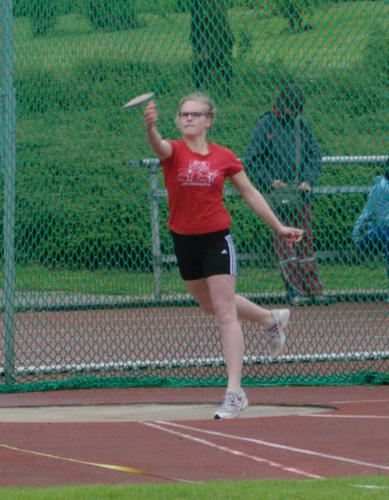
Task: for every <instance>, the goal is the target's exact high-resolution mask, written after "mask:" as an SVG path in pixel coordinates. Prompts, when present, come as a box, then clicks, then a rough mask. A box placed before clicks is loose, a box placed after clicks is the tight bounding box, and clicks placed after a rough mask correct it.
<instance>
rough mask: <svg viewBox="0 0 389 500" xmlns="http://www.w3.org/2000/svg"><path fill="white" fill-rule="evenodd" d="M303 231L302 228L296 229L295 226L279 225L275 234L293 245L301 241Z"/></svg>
mask: <svg viewBox="0 0 389 500" xmlns="http://www.w3.org/2000/svg"><path fill="white" fill-rule="evenodd" d="M303 232H304V231H303V230H302V229H298V228H297V227H289V226H281V228H280V230H279V231H278V233H277V234H278V236H281V237H282V238H285V239H286V241H287V242H288V243H289V245H290V246H293V245H295V244H296V243H298V242H299V241H301V238H302V237H303Z"/></svg>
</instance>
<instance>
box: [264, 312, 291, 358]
mask: <svg viewBox="0 0 389 500" xmlns="http://www.w3.org/2000/svg"><path fill="white" fill-rule="evenodd" d="M271 314H272V316H273V323H272V324H271V325H270V326H269V327H268V328H266V329H265V333H266V334H267V335H268V336H269V342H270V357H271V359H273V360H274V359H276V358H278V356H280V355H281V354H282V351H283V349H284V345H285V340H286V329H287V327H288V323H289V318H290V311H289V309H273V310H272V311H271Z"/></svg>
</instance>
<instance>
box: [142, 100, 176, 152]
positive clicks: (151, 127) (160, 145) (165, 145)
mask: <svg viewBox="0 0 389 500" xmlns="http://www.w3.org/2000/svg"><path fill="white" fill-rule="evenodd" d="M143 116H144V120H145V123H146V135H147V140H148V141H149V144H150V146H151V148H152V150H153V151H154V153H155V154H156V155H157V156H158V158H159V159H160V160H161V161H162V160H166V158H169V156H170V155H171V154H172V146H171V144H170V143H169V142H168V141H165V140H164V139H162V137H161V135H160V133H159V132H158V129H157V127H156V126H155V123H156V121H157V120H158V109H157V105H156V104H155V102H154V101H150V103H149V105H148V106H147V107H146V109H145V112H144V115H143Z"/></svg>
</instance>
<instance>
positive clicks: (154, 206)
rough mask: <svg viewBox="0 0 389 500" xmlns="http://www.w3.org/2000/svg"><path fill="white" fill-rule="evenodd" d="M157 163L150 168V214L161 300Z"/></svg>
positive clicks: (153, 253) (155, 274)
mask: <svg viewBox="0 0 389 500" xmlns="http://www.w3.org/2000/svg"><path fill="white" fill-rule="evenodd" d="M158 167H159V164H158V162H157V161H152V162H151V166H150V204H151V206H150V212H151V239H152V242H151V245H152V255H153V271H154V286H155V299H156V300H159V299H160V298H161V295H162V255H161V238H160V231H159V208H158V170H159V168H158Z"/></svg>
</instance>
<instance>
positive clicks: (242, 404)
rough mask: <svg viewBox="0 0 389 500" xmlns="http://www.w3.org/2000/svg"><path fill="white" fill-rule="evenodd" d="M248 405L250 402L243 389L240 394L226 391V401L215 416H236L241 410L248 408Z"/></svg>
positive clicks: (221, 417)
mask: <svg viewBox="0 0 389 500" xmlns="http://www.w3.org/2000/svg"><path fill="white" fill-rule="evenodd" d="M248 405H249V402H248V399H247V397H246V394H245V392H244V390H243V389H242V391H241V393H240V394H238V393H237V392H234V391H226V395H225V398H224V403H223V404H222V406H221V407H220V408H219V409H218V410H217V411H216V413H215V415H214V416H213V418H215V419H217V420H219V419H223V418H235V417H237V416H238V415H239V413H240V412H241V410H244V409H245V408H247V407H248Z"/></svg>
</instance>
